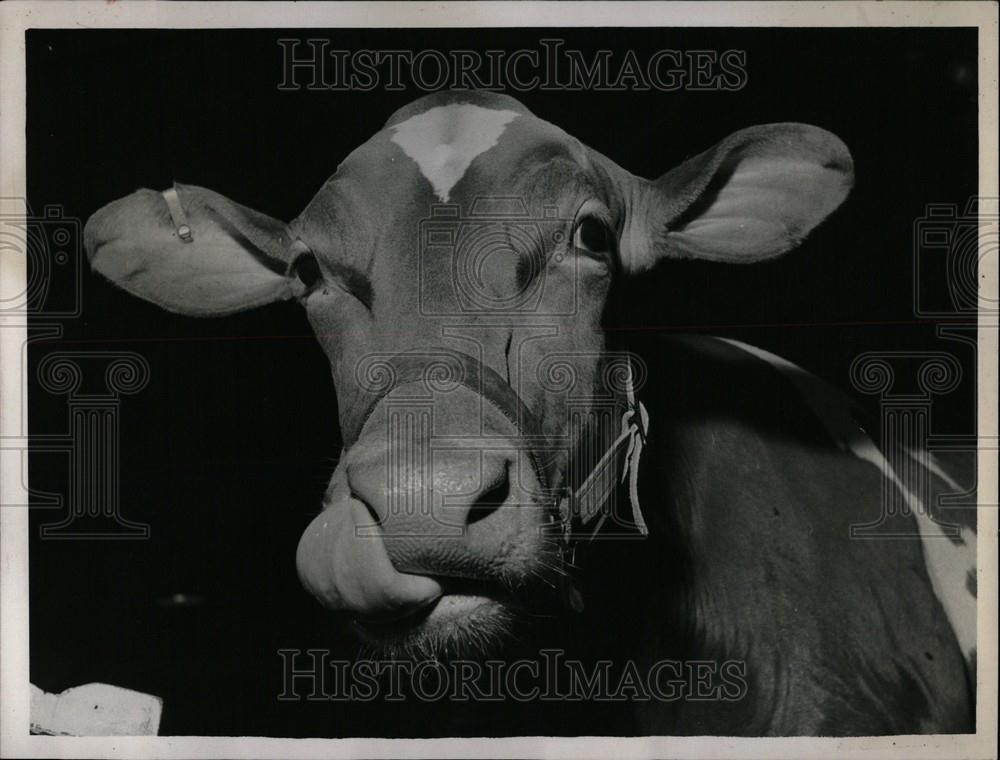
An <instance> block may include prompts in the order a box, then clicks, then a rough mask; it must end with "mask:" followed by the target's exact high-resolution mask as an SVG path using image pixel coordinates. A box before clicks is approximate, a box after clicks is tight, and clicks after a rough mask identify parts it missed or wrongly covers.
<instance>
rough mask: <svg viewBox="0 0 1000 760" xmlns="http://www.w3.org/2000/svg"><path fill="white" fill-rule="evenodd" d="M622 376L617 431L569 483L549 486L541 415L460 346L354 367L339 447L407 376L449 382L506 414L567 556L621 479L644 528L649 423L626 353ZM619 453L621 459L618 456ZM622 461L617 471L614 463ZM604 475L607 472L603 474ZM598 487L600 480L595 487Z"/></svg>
mask: <svg viewBox="0 0 1000 760" xmlns="http://www.w3.org/2000/svg"><path fill="white" fill-rule="evenodd" d="M626 367H627V372H626V377H625V382H624V386H625V387H624V391H625V394H624V395H625V403H626V409H625V412H624V414H622V417H621V430H620V432H619V434H618V436H617V437H616V438H615V440H614V441H613V442H612V443H611V444H610V445H609V446H608V447H607V449H606V450H605V451H604V453H603V455H602V456H601V458H600V459H599V460H598V462H597V464H596V465H594V467H593V469H592V470H591V471H590V473H589V474H588V475H587V477H586V478H584V480H583V481H582V482H581V483H580V485H579V486H578V487H577V488H576V489H572V490H571V489H570V488H569V487H568V486H564V487H563V488H562V489H560V490H558V491H556V490H554V489H553V488H552V487H551V481H552V478H551V463H552V457H547V456H545V454H546V452H547V451H548V452H551V451H552V447H551V446H550V444H549V441H548V438H547V437H546V436H545V434H544V433H543V430H542V425H541V422H540V420H539V419H538V418H537V416H536V415H535V414H533V413H532V412H531V410H530V409H529V408H528V406H527V404H525V402H524V400H523V399H522V398H521V397H520V395H519V394H518V393H517V391H516V390H514V388H513V386H511V385H510V383H508V382H507V381H506V380H504V378H503V377H501V376H500V375H499V373H497V372H496V371H495V370H493V369H492V368H490V367H489V366H487V365H485V364H483V363H482V362H481V361H479V360H478V359H476V358H474V357H472V356H469V355H468V354H466V353H463V352H461V351H456V350H454V349H447V348H435V349H432V350H430V351H422V352H420V353H401V354H393V355H383V356H376V357H373V358H372V359H371V361H370V363H369V364H368V365H367V366H364V367H359V373H358V377H357V378H356V379H357V380H358V382H359V385H360V386H361V387H362V389H363V390H364V391H365V394H366V395H365V397H364V399H365V401H364V404H363V405H360V404H359V405H357V406H356V408H358V409H360V410H361V411H360V413H359V414H357V415H355V416H354V418H353V421H351V422H348V423H347V424H346V425H345V436H344V448H345V449H348V448H350V447H351V446H352V445H353V444H354V443H355V442H356V441H357V439H358V437H359V436H360V434H361V431H362V429H363V428H364V426H365V424H366V423H367V422H368V420H369V419H370V417H371V416H372V414H373V413H374V411H375V409H376V407H378V405H379V404H380V403H381V402H382V401H383V400H384V399H385V398H386V397H387V396H388V395H389V394H390V393H391V392H392V391H393V390H394V389H396V388H398V387H399V386H402V385H405V384H407V383H413V382H421V381H422V382H423V383H424V385H425V387H427V388H434V387H435V386H436V387H438V388H440V389H453V388H456V387H458V386H460V385H461V386H464V387H466V388H468V389H469V390H471V391H472V392H473V393H475V394H477V395H478V396H479V397H480V398H482V399H484V400H485V401H486V402H487V403H489V404H490V405H491V406H492V407H493V408H494V409H496V410H497V411H498V412H500V413H501V414H502V415H503V416H504V417H506V418H507V419H508V420H509V421H510V423H511V424H512V425H513V426H514V429H515V430H516V431H517V433H518V435H517V437H516V438H515V439H514V445H515V447H516V448H517V449H518V450H523V451H525V452H526V454H527V456H528V458H529V460H530V461H531V464H532V468H533V469H534V472H535V475H536V477H537V478H538V481H539V484H540V485H541V489H542V493H543V494H545V498H546V500H547V502H548V503H549V505H550V506H551V507H553V512H554V513H555V512H558V514H559V516H560V519H561V533H560V544H561V547H562V550H563V553H564V558H566V559H568V560H569V561H570V562H572V561H573V559H574V555H575V550H576V547H577V546H578V545H579V544H580V543H581V539H586V542H590V541H592V540H593V539H594V537H595V536H596V535H597V534H598V532H599V531H600V530H601V527H602V526H603V525H604V522H605V520H606V519H607V516H608V513H607V511H606V510H603V509H602V508H603V507H604V506H605V505H606V504H607V502H608V500H609V499H610V497H611V495H612V492H613V490H614V488H615V487H616V486H618V485H621V484H624V483H625V481H626V480H627V481H628V495H629V501H630V502H631V507H632V518H633V520H634V521H635V527H636V529H637V530H638V532H639V534H640V535H642V536H646V535H648V533H649V529H648V528H647V526H646V522H645V520H644V519H643V517H642V512H641V510H640V508H639V488H638V486H639V461H640V458H641V456H642V449H643V446H644V445H645V440H646V433H647V431H648V429H649V415H648V413H647V412H646V407H645V406H643V404H642V402H641V401H638V400H637V399H636V397H635V389H634V385H633V376H632V362H631V358H629V360H628V361H627V363H626ZM623 452H624V461H623V462H620V460H621V456H622V453H623ZM619 467H620V468H621V470H620V475H619V474H618V470H617V468H619ZM609 476H610V477H609ZM602 486H603V487H602Z"/></svg>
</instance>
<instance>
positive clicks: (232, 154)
mask: <svg viewBox="0 0 1000 760" xmlns="http://www.w3.org/2000/svg"><path fill="white" fill-rule="evenodd" d="M296 36H300V37H302V38H303V39H304V38H306V37H319V36H329V37H330V38H331V40H332V41H331V44H330V47H331V48H344V49H356V48H372V49H400V48H404V49H414V50H419V49H425V48H437V49H442V50H448V49H449V48H466V49H467V48H474V49H479V50H483V49H486V48H501V49H508V50H514V49H518V48H537V47H538V40H539V39H541V38H551V37H559V38H562V39H564V40H565V42H566V47H567V48H577V49H582V50H585V51H586V50H591V51H594V50H597V49H600V48H605V49H612V50H615V51H622V50H625V49H627V48H632V49H634V50H635V51H636V53H637V55H638V58H639V60H640V61H645V60H646V58H648V56H649V55H651V54H652V53H653V52H655V51H656V50H659V49H663V48H671V49H678V50H696V49H711V50H725V49H741V50H746V51H747V66H746V68H747V72H748V81H747V85H746V87H745V88H744V89H742V90H741V91H739V92H697V93H696V92H684V91H681V92H671V93H664V92H656V91H653V92H647V93H642V92H627V93H593V92H524V93H511V94H514V95H515V96H516V97H518V98H519V99H520V100H521V101H522V102H523V103H524V104H525V105H526V106H527V107H528V108H530V109H531V110H532V111H534V113H535V114H537V115H538V116H540V117H542V118H543V119H546V120H548V121H551V122H553V123H555V124H557V125H559V126H561V127H562V128H564V129H566V130H567V131H568V132H570V133H572V134H574V135H575V136H576V137H578V138H579V139H580V140H582V141H583V142H585V143H586V144H588V145H590V146H591V147H593V148H595V149H597V150H599V151H601V152H602V153H604V154H605V155H607V156H609V157H610V158H611V159H613V160H614V161H616V162H617V163H619V164H620V165H621V166H623V167H625V168H627V169H629V170H631V171H633V172H635V173H637V174H640V175H643V176H656V175H658V174H660V173H662V172H663V171H665V170H667V169H668V168H670V167H671V166H673V165H675V164H676V163H678V162H679V161H681V160H683V159H684V158H685V157H687V156H689V155H692V154H694V153H696V152H699V151H701V150H703V149H704V148H706V147H708V146H709V145H711V144H712V143H714V142H716V141H717V140H719V139H721V138H722V137H724V136H725V135H727V134H728V133H730V132H732V131H734V130H736V129H739V128H742V127H745V126H748V125H751V124H755V123H762V122H774V121H803V122H810V123H813V124H817V125H820V126H823V127H825V128H827V129H829V130H831V131H832V132H834V133H836V134H837V135H839V136H840V137H841V138H842V139H843V140H844V141H845V142H846V143H847V145H848V146H849V147H850V149H851V150H852V152H853V155H854V160H855V165H856V174H857V180H856V187H855V189H854V191H853V192H852V194H851V196H850V197H849V199H848V201H847V202H846V204H845V205H844V207H843V208H842V209H841V210H840V211H838V212H837V213H836V214H835V215H834V217H833V218H831V219H830V220H829V221H828V222H827V223H826V224H825V225H824V226H823V227H821V228H820V230H819V231H817V232H816V233H815V234H814V235H813V236H812V237H811V238H810V240H809V241H807V243H806V244H805V245H804V246H802V248H801V249H799V250H798V251H796V252H795V253H793V254H790V255H789V256H787V257H785V258H783V259H781V260H780V261H777V262H774V263H768V264H763V265H759V266H756V267H748V268H739V267H725V266H721V265H707V264H693V263H674V264H670V265H669V266H667V267H664V268H663V269H661V270H660V271H658V272H657V273H656V276H655V277H653V276H650V277H648V278H647V279H646V280H645V281H644V282H643V283H642V284H641V285H637V286H636V295H635V298H634V299H633V301H634V303H636V304H638V306H637V311H636V313H635V314H633V315H630V317H629V319H628V320H626V321H621V322H619V323H618V324H617V325H615V327H616V329H617V331H618V333H619V334H620V335H625V336H627V334H628V332H629V330H630V329H642V330H646V331H648V330H663V331H668V332H684V331H703V332H709V333H714V334H720V335H726V336H731V337H737V338H740V339H743V340H746V341H748V342H750V343H754V344H757V345H760V346H762V347H764V348H767V349H769V350H771V351H773V352H775V353H778V354H780V355H782V356H785V357H787V358H789V359H791V360H793V361H796V362H798V363H800V364H802V365H803V366H805V367H806V368H808V369H810V370H812V371H813V372H815V373H817V374H819V375H820V376H822V377H825V378H827V379H828V380H830V381H831V382H832V383H834V384H835V385H838V386H840V387H842V388H845V389H849V388H850V385H849V380H848V367H849V365H850V363H851V361H852V359H853V358H854V357H855V356H857V355H858V354H859V353H861V352H863V351H870V350H901V349H907V350H923V349H938V350H946V351H951V352H952V353H954V354H955V356H956V357H957V358H958V359H959V360H960V361H961V362H962V363H963V366H964V369H965V370H966V372H965V376H966V378H967V379H966V380H965V381H963V383H962V385H961V386H960V387H959V388H958V390H957V391H956V392H954V393H952V394H950V395H949V396H947V397H944V398H942V399H939V400H938V401H936V402H935V403H936V405H935V417H934V420H935V427H936V428H937V432H955V433H969V432H971V431H972V420H973V414H974V404H973V401H974V387H973V384H972V381H971V379H970V378H971V377H972V371H973V369H974V356H973V353H972V350H971V348H970V347H968V346H965V345H963V344H961V343H956V342H952V341H944V340H942V339H940V338H938V337H936V333H935V330H936V323H935V322H934V321H933V320H928V319H921V318H918V317H917V316H915V314H914V309H913V260H914V252H913V225H914V222H915V220H917V219H918V218H920V217H921V216H922V215H923V213H924V207H925V204H927V203H957V204H959V206H963V205H964V203H965V201H966V199H967V198H968V197H969V196H971V195H973V194H974V193H975V192H976V188H977V174H976V166H977V139H976V128H977V122H976V120H977V108H976V92H977V83H976V36H975V31H974V30H963V29H940V30H922V29H906V30H889V29H870V30H856V29H843V30H813V29H810V30H802V29H780V30H769V29H753V30H725V29H716V30H701V29H679V30H656V29H636V30H631V29H614V30H605V29H601V30H588V29H573V30H553V29H546V30H530V29H523V30H451V31H434V30H410V31H381V30H337V31H332V32H329V33H326V34H324V33H321V32H318V31H317V30H310V31H309V32H307V33H302V34H300V35H299V34H297V33H295V32H294V31H290V30H284V31H282V32H281V33H280V34H279V33H273V32H266V31H245V32H244V31H148V32H147V31H122V32H118V31H69V30H67V31H31V32H29V33H28V35H27V61H28V67H27V86H28V130H27V137H28V143H27V145H28V192H29V203H30V205H31V206H32V208H34V209H35V210H36V211H37V210H39V209H41V208H42V207H44V206H46V205H52V204H57V205H60V206H61V207H62V208H63V209H64V213H65V215H66V216H68V217H76V218H79V219H80V220H81V221H85V220H86V219H87V217H88V216H89V215H90V214H91V213H93V212H94V211H95V210H96V209H97V208H99V207H100V206H102V205H104V204H105V203H107V202H109V201H111V200H113V199H116V198H119V197H121V196H124V195H126V194H128V193H130V192H132V191H133V190H135V189H136V188H139V187H150V188H155V189H162V188H166V187H168V186H169V185H170V184H171V182H172V181H173V180H175V179H176V180H178V181H182V182H189V183H194V184H199V185H203V186H206V187H210V188H213V189H215V190H217V191H219V192H221V193H223V194H225V195H227V196H229V197H231V198H233V199H234V200H237V201H238V202H240V203H243V204H245V205H248V206H250V207H253V208H257V209H259V210H261V211H264V212H266V213H268V214H270V215H272V216H275V217H278V218H282V219H286V220H290V219H292V218H293V217H294V216H296V215H297V214H298V212H299V211H300V210H301V209H302V208H303V207H304V206H305V204H306V203H307V201H308V200H309V199H310V198H311V197H312V195H313V194H314V193H315V192H316V190H317V189H318V188H319V186H320V185H321V184H322V182H323V181H324V180H325V179H326V178H327V177H328V176H329V175H330V174H332V173H333V172H334V170H335V169H336V166H337V164H338V163H339V162H340V160H342V159H343V158H344V157H345V156H346V155H347V153H348V152H349V151H350V150H352V149H353V148H354V147H356V146H357V145H359V144H360V143H362V142H364V141H365V140H366V139H367V138H368V137H369V136H371V134H372V133H374V132H375V131H376V130H377V129H379V127H380V126H381V125H382V123H383V122H384V121H385V120H386V118H388V116H389V115H390V114H391V113H392V111H393V110H395V109H396V108H398V107H400V106H402V105H404V104H406V103H408V102H410V101H411V100H413V99H415V98H416V97H418V96H419V95H420V94H422V93H421V92H419V91H416V90H413V89H411V90H408V91H406V92H385V91H382V90H376V91H373V92H369V93H333V92H308V91H298V92H282V91H279V90H278V89H277V85H278V83H279V82H280V81H281V77H282V68H281V50H280V48H279V47H278V45H277V42H276V40H277V38H278V37H296ZM616 60H620V59H618V58H616ZM929 288H930V289H931V290H934V289H935V288H937V289H938V290H940V289H941V288H943V283H941V282H936V283H934V282H932V283H931V284H930V285H929ZM82 298H83V301H82V304H83V311H82V316H81V317H80V318H77V319H68V320H62V324H63V325H64V333H63V337H62V338H61V339H58V340H50V341H45V342H39V343H36V344H34V345H33V347H32V348H31V350H30V356H29V359H30V366H29V372H30V373H34V372H35V369H36V367H37V365H38V362H39V361H40V360H41V359H42V358H43V357H44V356H46V355H47V354H49V353H51V352H53V351H67V350H73V351H98V350H104V351H135V352H138V353H140V354H141V355H142V356H143V357H145V358H146V359H147V360H148V361H149V364H150V366H151V370H152V372H151V378H150V382H149V385H148V387H146V388H145V389H144V390H142V391H141V392H140V393H138V394H137V395H135V396H130V397H126V398H125V399H124V401H123V402H122V405H121V410H120V411H121V429H120V434H121V505H122V514H123V516H125V517H126V518H128V519H130V520H134V521H138V522H142V523H147V524H149V525H150V526H151V535H150V538H149V539H148V540H141V541H108V540H103V541H51V540H40V539H39V538H38V527H39V525H40V524H41V523H47V522H53V521H57V520H58V519H59V518H60V517H62V516H63V515H61V514H59V513H58V512H57V511H56V512H53V511H51V510H41V509H39V510H36V511H35V512H34V521H33V528H32V543H31V547H30V551H31V599H30V604H31V619H30V624H31V677H32V681H33V682H34V683H36V684H37V685H39V686H40V687H42V688H44V689H46V690H49V691H59V690H62V689H64V688H68V687H70V686H74V685H78V684H81V683H86V682H89V681H103V682H107V683H112V684H116V685H121V686H127V687H131V688H134V689H138V690H141V691H145V692H149V693H153V694H157V695H159V696H161V697H163V698H164V701H165V709H164V715H163V723H162V733H174V734H235V735H254V734H256V735H278V736H282V735H288V736H292V735H352V734H353V735H381V736H391V735H421V734H435V733H442V732H447V731H448V728H447V726H444V725H441V724H438V723H435V720H436V717H435V716H436V715H437V714H438V713H437V711H435V710H434V709H433V706H430V707H428V706H419V705H417V706H413V705H412V704H409V705H399V704H381V703H375V704H372V705H346V704H337V705H329V704H320V705H316V704H309V703H303V702H291V703H282V702H279V701H277V700H276V696H277V694H278V693H279V692H280V691H281V688H282V686H281V661H280V659H279V657H278V655H277V650H278V649H279V648H282V647H290V648H301V649H304V648H306V647H322V648H327V649H331V650H332V651H333V652H334V655H333V656H343V657H351V656H353V654H354V652H355V651H356V645H355V644H354V643H353V642H352V641H351V640H350V639H349V638H348V637H347V636H346V635H345V634H344V633H343V632H342V631H341V630H340V628H339V627H338V626H337V625H335V624H334V622H333V621H332V620H331V619H330V618H329V617H328V616H327V615H326V614H325V613H324V612H323V611H322V610H321V609H320V608H319V606H318V605H317V604H315V603H314V602H313V600H312V599H311V598H310V597H308V595H307V594H306V593H305V592H304V591H303V590H302V589H301V588H300V586H299V583H298V580H297V578H296V575H295V567H294V552H295V546H296V543H297V541H298V538H299V535H300V534H301V531H302V529H303V528H304V527H305V525H306V524H307V522H308V521H309V519H311V517H312V516H313V515H314V514H315V512H316V510H317V509H318V505H319V499H320V495H321V493H322V491H323V488H324V485H325V483H326V479H327V477H328V476H329V473H330V471H331V469H332V464H333V460H334V457H336V455H337V453H338V451H339V443H340V442H339V434H338V431H337V425H336V409H335V399H334V395H333V392H332V387H331V382H330V379H329V370H328V367H327V363H326V359H325V357H324V356H323V355H322V353H321V352H320V350H319V348H318V346H317V345H316V344H315V343H314V341H313V339H312V337H311V335H310V332H309V329H308V325H307V323H306V320H305V317H304V315H303V313H302V312H301V311H300V309H299V308H298V307H297V306H296V305H294V304H282V305H275V306H270V307H267V308H264V309H260V310H257V311H253V312H249V313H246V314H242V315H238V316H235V317H230V318H225V319H217V320H194V319H186V318H181V317H177V316H172V315H169V314H167V313H165V312H161V311H159V310H158V309H156V308H155V307H153V306H151V305H148V304H146V303H143V302H140V301H139V300H137V299H134V298H132V297H130V296H128V295H126V294H125V293H124V292H121V291H118V290H116V289H114V288H113V287H111V286H110V285H108V284H107V283H106V282H103V281H101V280H99V279H97V278H95V277H92V276H90V275H89V274H87V275H86V276H85V277H84V280H83V290H82ZM51 321H53V320H51V319H49V320H46V319H45V318H43V317H39V318H36V319H35V322H34V324H35V327H36V328H37V327H38V326H39V325H40V324H43V323H48V322H51ZM29 376H30V377H32V378H34V374H31V375H29ZM860 400H861V401H862V403H864V404H866V405H867V407H868V409H869V410H870V411H872V412H875V411H877V408H878V407H877V399H874V398H871V397H862V398H861V399H860ZM29 409H30V419H31V432H32V433H33V434H36V435H38V434H45V433H60V432H63V431H65V430H66V426H67V407H66V402H65V398H63V397H59V396H55V395H52V394H50V393H48V392H46V391H44V390H42V389H40V388H39V387H38V386H37V384H35V383H34V381H32V387H31V389H30V395H29ZM65 471H66V466H65V461H64V460H62V459H60V457H59V456H57V455H51V454H41V453H38V452H36V453H35V454H34V456H33V457H32V461H31V468H30V477H31V482H32V486H33V487H34V488H38V489H42V490H46V491H56V492H64V491H65V489H66V482H65V480H66V476H65ZM175 593H184V594H196V595H199V598H200V603H197V604H192V605H177V604H171V603H168V602H165V601H164V600H165V599H166V598H168V597H169V596H170V595H172V594H175ZM498 709H500V710H502V709H503V708H502V707H500V708H498ZM594 725H595V724H591V726H594ZM528 728H530V726H529V727H528ZM597 728H599V725H598V726H597ZM572 730H573V729H572V728H571V727H569V726H568V725H547V726H545V727H544V728H543V730H542V731H541V732H544V733H560V732H562V731H572ZM526 732H527V731H526ZM597 732H598V731H595V730H591V731H588V733H597Z"/></svg>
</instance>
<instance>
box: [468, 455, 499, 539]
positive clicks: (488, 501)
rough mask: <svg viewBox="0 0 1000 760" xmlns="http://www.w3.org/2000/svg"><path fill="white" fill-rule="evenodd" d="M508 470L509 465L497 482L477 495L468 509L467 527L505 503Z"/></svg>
mask: <svg viewBox="0 0 1000 760" xmlns="http://www.w3.org/2000/svg"><path fill="white" fill-rule="evenodd" d="M508 469H509V465H508V467H507V468H504V471H503V474H502V475H501V476H500V478H499V479H498V480H497V482H496V483H494V484H493V485H492V486H490V487H489V488H487V489H486V490H485V491H483V492H482V493H481V494H479V496H478V497H477V498H476V500H475V501H474V502H472V506H470V507H469V515H468V517H467V518H466V522H467V523H468V524H469V525H471V524H472V523H475V522H478V521H479V520H482V519H484V518H485V517H488V516H489V515H490V514H492V513H493V512H495V511H496V510H498V509H499V508H500V507H501V506H502V505H503V504H504V502H506V501H507V498H508V497H509V496H510V475H509V472H508Z"/></svg>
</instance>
